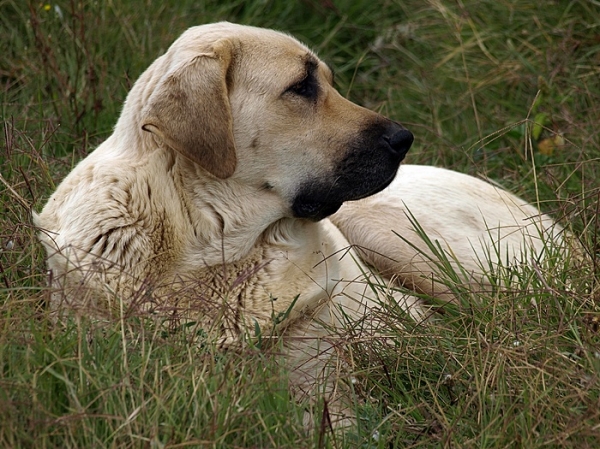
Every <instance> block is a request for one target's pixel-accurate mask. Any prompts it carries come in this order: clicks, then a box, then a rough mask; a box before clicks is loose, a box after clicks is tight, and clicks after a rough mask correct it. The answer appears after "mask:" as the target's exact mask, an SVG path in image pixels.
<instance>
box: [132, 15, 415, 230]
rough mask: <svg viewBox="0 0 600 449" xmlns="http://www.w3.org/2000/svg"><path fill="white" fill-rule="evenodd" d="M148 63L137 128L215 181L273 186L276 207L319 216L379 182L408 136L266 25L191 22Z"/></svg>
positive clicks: (390, 173) (390, 174) (389, 173)
mask: <svg viewBox="0 0 600 449" xmlns="http://www.w3.org/2000/svg"><path fill="white" fill-rule="evenodd" d="M155 64H156V65H157V67H158V70H154V71H153V75H152V77H153V78H152V80H151V82H149V83H148V86H150V88H148V89H149V91H146V96H145V98H144V99H143V104H142V108H143V109H142V115H141V126H142V128H143V129H144V130H145V131H149V132H151V133H153V134H154V135H156V136H157V137H158V138H159V139H161V140H162V141H163V142H164V143H165V144H166V145H168V146H169V147H171V148H173V149H174V150H176V151H177V152H178V153H180V154H182V155H184V156H185V157H187V158H188V159H190V160H191V161H193V162H194V163H195V164H198V165H199V166H201V167H202V168H203V169H204V170H205V171H206V172H207V176H212V177H214V178H215V180H218V179H222V180H223V179H227V180H231V181H235V182H238V183H243V184H245V185H247V186H249V187H251V188H254V189H257V190H260V191H262V192H265V195H277V196H278V197H279V198H281V199H282V200H283V204H285V208H286V209H287V210H286V211H282V213H283V215H288V216H294V217H299V218H309V219H313V220H319V219H322V218H324V217H326V216H328V215H330V214H332V213H334V212H336V211H337V209H338V208H339V207H340V206H341V204H342V203H343V202H344V201H350V200H356V199H360V198H363V197H366V196H369V195H372V194H374V193H376V192H378V191H380V190H381V189H383V188H384V187H386V186H387V185H388V184H389V183H390V182H391V181H392V179H393V178H394V176H395V174H396V171H397V169H398V167H399V165H400V162H401V161H402V160H403V159H404V156H405V155H406V153H407V151H408V149H409V148H410V145H411V144H412V141H413V136H412V134H411V133H410V132H409V131H407V130H405V129H404V128H403V127H402V126H400V125H399V124H397V123H395V122H393V121H391V120H389V119H387V118H385V117H383V116H381V115H379V114H376V113H374V112H372V111H369V110H367V109H364V108H362V107H360V106H358V105H356V104H354V103H352V102H350V101H348V100H346V99H344V98H343V97H342V96H341V95H340V94H339V93H338V92H337V91H336V90H335V89H334V88H333V86H332V83H333V74H332V72H331V70H330V69H329V68H328V67H327V66H326V65H325V64H324V63H323V62H322V61H320V60H319V59H318V58H317V57H316V56H315V54H314V53H312V52H311V51H310V50H309V49H308V48H306V47H305V46H304V45H302V44H300V43H299V42H298V41H296V40H295V39H294V38H292V37H290V36H287V35H285V34H282V33H278V32H276V31H272V30H266V29H260V28H252V27H245V26H240V25H234V24H230V23H218V24H213V25H205V26H200V27H195V28H191V29H189V30H188V31H186V32H185V33H184V34H183V35H182V36H181V37H180V38H179V39H178V40H177V41H176V42H175V43H174V44H173V45H172V46H171V48H170V49H169V50H168V52H167V53H166V54H165V55H164V56H162V57H161V58H159V60H157V62H155Z"/></svg>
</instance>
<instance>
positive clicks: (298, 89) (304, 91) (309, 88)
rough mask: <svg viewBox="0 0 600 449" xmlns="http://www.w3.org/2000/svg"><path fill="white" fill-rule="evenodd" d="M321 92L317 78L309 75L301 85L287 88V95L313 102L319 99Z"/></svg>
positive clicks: (297, 84)
mask: <svg viewBox="0 0 600 449" xmlns="http://www.w3.org/2000/svg"><path fill="white" fill-rule="evenodd" d="M318 92H319V86H318V84H317V81H316V80H315V78H314V77H313V76H312V75H311V74H309V75H308V76H307V77H306V78H304V79H303V80H302V81H300V82H299V83H296V84H293V85H291V86H290V87H288V88H287V90H286V93H291V94H294V95H297V96H299V97H303V98H308V99H309V100H313V99H315V98H316V97H317V94H318Z"/></svg>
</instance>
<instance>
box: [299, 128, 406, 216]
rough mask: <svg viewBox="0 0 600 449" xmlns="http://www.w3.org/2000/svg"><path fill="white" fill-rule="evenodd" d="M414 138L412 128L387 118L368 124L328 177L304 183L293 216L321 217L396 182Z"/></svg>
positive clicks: (351, 143)
mask: <svg viewBox="0 0 600 449" xmlns="http://www.w3.org/2000/svg"><path fill="white" fill-rule="evenodd" d="M413 140H414V137H413V135H412V133H411V132H410V131H408V130H406V129H404V128H403V127H402V126H401V125H399V124H398V123H395V122H392V121H390V120H387V119H385V120H382V121H379V122H376V123H375V124H373V125H371V126H369V127H367V128H366V129H365V130H364V131H363V132H362V133H360V134H359V136H358V137H357V138H355V139H353V141H352V142H350V144H349V151H347V153H346V156H345V157H344V158H343V159H342V160H341V161H340V162H339V163H338V164H337V166H336V168H335V169H334V170H333V171H332V172H331V173H330V174H329V176H327V177H326V178H322V177H321V178H318V179H311V180H309V181H307V182H305V183H304V184H302V186H301V187H300V188H299V189H298V191H297V192H296V196H295V197H294V201H293V203H292V211H293V214H294V216H295V217H298V218H308V219H311V220H315V221H316V220H321V219H323V218H325V217H327V216H329V215H332V214H334V213H335V212H337V210H338V209H339V208H340V207H341V206H342V203H344V202H345V201H353V200H359V199H361V198H365V197H367V196H370V195H373V194H375V193H377V192H379V191H381V190H383V189H384V188H386V187H387V186H388V185H389V184H390V183H391V182H392V181H393V179H394V177H395V176H396V172H397V171H398V167H399V166H400V163H401V162H402V160H404V157H405V156H406V153H408V150H409V149H410V147H411V145H412V143H413Z"/></svg>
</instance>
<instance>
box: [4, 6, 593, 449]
mask: <svg viewBox="0 0 600 449" xmlns="http://www.w3.org/2000/svg"><path fill="white" fill-rule="evenodd" d="M218 20H230V21H235V22H241V23H245V24H251V25H256V26H262V27H271V28H276V29H279V30H284V31H287V32H290V33H291V34H293V35H295V36H296V37H298V38H299V39H300V40H302V41H304V42H306V43H307V44H309V45H310V46H311V47H312V48H314V49H315V50H316V51H317V52H318V53H319V54H320V56H321V57H322V58H323V59H325V60H326V61H327V62H328V63H329V64H330V65H331V66H332V67H333V68H334V70H335V72H336V83H337V87H338V89H339V90H340V91H341V92H342V93H343V94H345V95H347V96H348V97H349V98H350V99H352V100H353V101H356V102H358V103H360V104H363V105H365V106H367V107H370V108H372V109H375V110H378V111H381V112H382V113H383V114H385V115H388V116H390V117H392V118H394V119H395V120H398V121H400V122H402V123H403V124H404V125H406V126H407V127H408V128H409V129H411V130H412V131H413V132H414V134H415V136H416V141H415V144H414V147H413V150H411V152H410V154H409V156H408V160H407V162H408V163H423V164H435V165H440V166H444V167H449V168H453V169H456V170H459V171H461V172H466V173H470V174H472V175H476V176H480V177H484V178H488V179H492V180H494V182H498V183H500V184H501V185H503V186H505V187H507V188H508V189H509V190H511V191H514V192H516V193H517V194H519V195H521V196H523V197H524V198H526V199H528V200H530V201H532V202H534V203H536V204H538V205H539V206H540V207H541V209H542V210H544V211H546V212H548V213H551V214H553V215H554V216H555V217H556V218H557V219H558V220H559V221H560V222H561V223H562V224H564V225H565V226H567V227H568V228H569V229H570V230H571V232H572V233H573V235H574V236H575V237H576V239H578V240H579V241H580V243H581V245H582V246H583V247H584V248H585V251H586V253H587V255H588V256H589V258H588V259H586V260H585V261H584V262H582V263H576V261H573V260H563V259H561V258H552V257H550V258H549V262H546V263H544V264H537V263H535V262H534V261H532V264H531V265H530V266H525V267H518V268H519V269H518V270H514V267H513V268H511V267H510V264H507V266H506V267H504V269H503V270H498V272H497V273H493V274H491V276H492V275H493V276H494V280H495V282H497V284H498V285H503V286H504V289H503V290H500V289H498V290H497V291H493V292H488V293H486V294H482V293H481V292H479V293H477V294H476V293H475V292H469V291H467V290H460V288H459V287H457V293H458V294H459V296H460V298H461V301H460V302H459V304H457V305H454V306H451V307H450V306H449V307H447V308H446V310H445V313H444V314H443V315H442V316H441V318H440V319H439V320H436V321H435V322H434V323H431V324H430V325H428V326H427V327H423V326H417V325H415V324H414V323H410V322H409V321H407V319H406V317H403V316H402V315H401V313H400V312H398V311H394V310H390V311H388V316H389V322H390V329H392V330H393V331H394V332H395V333H396V334H397V339H395V340H396V341H395V342H394V343H393V344H390V343H389V342H387V343H385V342H378V341H371V342H367V343H364V342H363V343H361V342H356V343H355V346H356V351H355V352H354V354H355V355H356V356H355V362H356V367H357V375H356V380H357V382H356V385H355V392H356V408H357V413H358V415H359V417H360V419H359V426H358V428H357V429H353V430H352V431H351V432H349V433H347V434H346V435H333V434H332V433H331V432H329V430H328V428H327V426H326V425H323V426H321V428H320V429H319V431H318V432H315V433H313V434H307V433H305V432H304V429H303V425H302V417H303V413H304V406H303V404H296V403H295V402H293V401H292V400H290V396H289V394H288V392H287V384H286V373H285V371H284V370H283V369H282V368H280V367H279V365H278V364H277V354H276V351H275V352H273V351H265V350H261V348H260V346H259V345H254V346H253V345H250V346H249V347H248V349H247V350H245V351H242V352H238V353H235V354H234V353H221V352H219V351H218V350H216V349H215V348H214V347H213V346H212V345H211V344H210V342H206V344H205V345H203V346H201V347H198V346H192V345H189V344H187V341H188V338H189V337H190V336H189V335H188V331H187V330H186V329H180V330H178V331H174V332H170V333H165V332H163V331H161V330H160V329H157V328H156V327H155V326H153V325H152V323H147V322H144V320H143V319H141V318H140V319H136V320H133V319H132V320H124V319H121V320H116V321H115V322H114V323H103V324H102V325H99V324H98V323H96V324H93V323H89V322H86V320H79V321H75V320H73V322H68V323H66V324H65V325H61V326H59V325H56V324H53V323H52V322H51V321H49V320H48V319H47V316H46V312H45V309H44V307H43V305H44V300H45V299H46V298H47V295H48V291H47V288H46V285H47V273H46V271H45V266H44V254H43V252H42V249H41V247H40V245H39V244H38V243H37V242H36V239H35V229H34V228H33V226H32V224H31V210H32V209H33V210H39V209H40V208H41V207H42V205H43V204H44V201H45V200H46V199H47V198H48V196H49V194H50V193H51V192H52V190H53V189H54V187H55V186H56V185H57V183H58V182H60V180H61V179H62V178H63V177H64V175H65V174H66V173H68V171H69V170H70V169H71V168H72V167H73V166H74V164H75V163H77V161H79V160H80V159H81V158H83V157H84V156H86V155H87V154H89V152H90V151H92V150H93V148H94V147H95V146H96V145H97V144H98V143H99V142H101V141H102V140H103V139H105V138H106V137H107V136H108V135H109V134H110V133H111V129H112V127H113V125H114V124H115V122H116V120H117V117H118V115H119V111H120V108H121V105H122V103H123V100H124V99H125V96H126V94H127V92H128V90H129V89H130V88H131V86H132V84H133V83H134V81H135V79H136V78H137V77H138V76H139V75H140V74H141V72H142V71H143V70H144V69H145V68H146V67H147V66H148V65H149V64H150V63H151V62H152V61H153V60H154V59H155V58H156V57H157V56H159V55H160V54H161V53H162V52H164V51H165V50H166V48H167V47H168V46H169V44H170V43H171V42H172V41H173V40H174V39H175V38H176V37H177V36H178V35H179V34H180V33H181V32H182V31H183V30H185V29H186V28H187V27H189V26H192V25H197V24H202V23H206V22H213V21H218ZM0 49H1V51H0V53H1V54H0V108H1V113H2V126H3V128H2V131H3V132H2V138H1V139H0V142H1V145H0V167H1V172H0V173H1V177H0V446H1V447H7V448H8V447H22V448H27V447H32V448H33V447H35V448H51V447H61V448H63V447H73V448H82V447H90V448H92V447H98V448H103V447H114V448H121V447H136V448H137V447H148V448H167V447H168V448H175V447H215V448H222V447H257V448H258V447H260V448H264V447H277V448H283V447H290V448H292V447H293V448H297V447H365V448H367V447H374V448H375V447H381V448H386V447H459V448H470V447H473V448H475V447H477V448H493V447H514V448H520V447H525V448H542V447H572V448H587V447H589V448H596V447H598V441H600V377H599V376H600V335H599V326H600V304H599V299H598V298H599V291H600V290H599V285H598V280H599V279H600V278H599V274H600V269H599V267H598V254H599V251H600V243H599V238H600V232H599V223H598V213H599V210H600V203H599V197H600V182H599V181H598V180H599V179H600V163H599V159H600V137H599V136H600V126H599V125H600V2H598V1H597V0H572V1H567V0H564V1H563V0H561V1H558V0H556V1H552V0H549V1H544V2H540V1H538V0H477V1H475V0H382V1H373V0H303V1H271V0H255V1H247V0H244V1H242V0H230V1H226V2H224V1H222V0H206V1H192V0H177V1H167V0H165V1H160V2H159V1H150V0H147V1H137V2H134V1H125V0H110V1H91V0H79V1H76V0H71V1H68V0H64V1H56V2H49V3H45V2H39V1H30V2H27V1H20V0H0ZM418 188H419V186H418V185H416V186H415V189H418ZM551 252H552V251H550V253H551ZM452 275H453V274H452V273H450V272H449V273H448V277H449V282H450V281H451V280H452ZM315 413H317V416H316V420H317V422H321V418H320V416H321V415H319V411H317V412H315ZM321 413H322V411H321ZM324 422H325V421H324Z"/></svg>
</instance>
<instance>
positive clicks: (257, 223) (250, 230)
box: [174, 158, 316, 266]
mask: <svg viewBox="0 0 600 449" xmlns="http://www.w3.org/2000/svg"><path fill="white" fill-rule="evenodd" d="M174 173H176V174H177V175H175V176H174V181H175V183H176V184H177V186H176V188H177V190H178V191H179V192H180V193H181V198H182V201H183V204H184V205H185V207H186V209H187V211H186V212H187V215H188V216H189V223H190V226H191V231H192V232H191V233H189V235H190V238H192V239H193V241H190V242H189V250H188V251H186V252H187V255H186V259H189V260H186V261H185V262H186V265H188V264H190V265H193V266H198V265H199V264H204V265H207V266H213V265H218V264H222V263H223V262H227V263H233V262H236V261H239V260H242V259H244V258H245V257H247V256H248V254H250V253H251V251H252V250H253V248H255V247H256V246H257V245H276V244H279V242H284V241H285V242H293V241H294V240H295V239H294V238H293V236H294V234H296V233H299V232H305V228H306V227H307V226H309V227H310V226H311V225H315V226H316V224H315V223H311V222H308V221H305V220H299V219H294V218H286V217H285V216H284V211H285V209H286V207H285V205H284V204H283V200H281V199H280V198H279V197H277V196H276V195H275V194H273V193H270V192H269V191H266V190H264V189H260V188H252V187H249V186H247V185H244V184H241V183H239V182H236V181H235V180H217V179H213V178H212V177H210V176H207V174H206V172H204V170H203V169H202V168H201V167H199V166H195V165H194V164H190V163H189V162H188V161H184V160H183V159H182V158H178V159H177V162H176V166H175V167H174ZM249 203H250V204H252V203H255V204H261V207H260V208H256V207H248V204H249Z"/></svg>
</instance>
